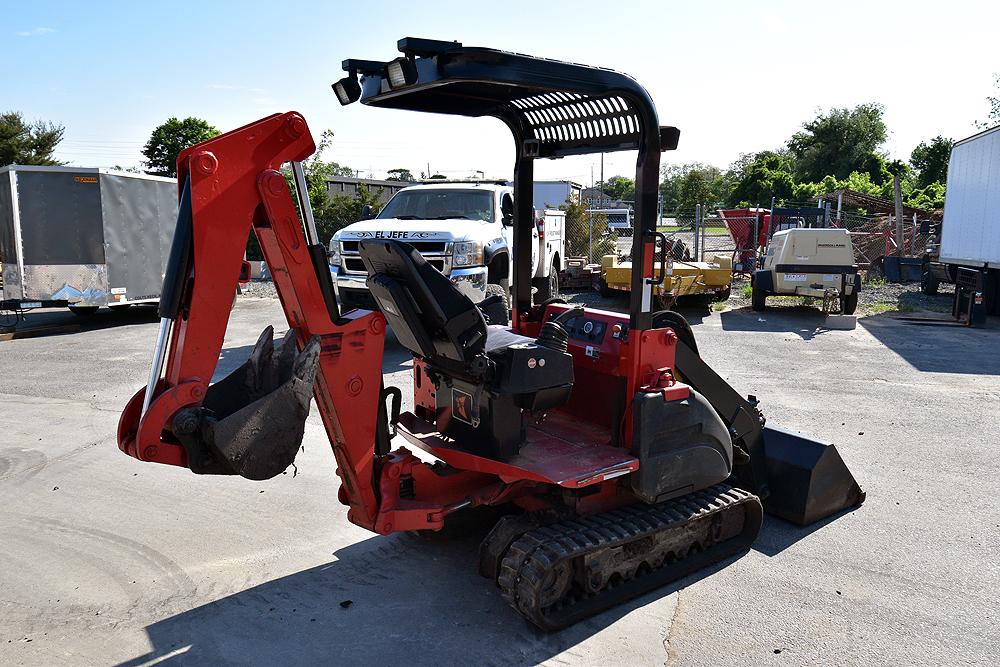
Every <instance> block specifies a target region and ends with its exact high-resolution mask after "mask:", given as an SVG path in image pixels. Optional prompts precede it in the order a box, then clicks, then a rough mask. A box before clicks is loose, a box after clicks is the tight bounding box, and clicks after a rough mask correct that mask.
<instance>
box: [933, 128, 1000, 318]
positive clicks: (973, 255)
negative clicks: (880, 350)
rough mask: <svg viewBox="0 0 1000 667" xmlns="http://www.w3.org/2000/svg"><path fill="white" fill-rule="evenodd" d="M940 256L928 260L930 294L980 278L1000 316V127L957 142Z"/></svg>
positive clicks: (988, 303)
mask: <svg viewBox="0 0 1000 667" xmlns="http://www.w3.org/2000/svg"><path fill="white" fill-rule="evenodd" d="M947 185H948V189H947V191H946V193H945V201H944V221H943V222H942V225H941V245H940V250H939V251H938V257H937V258H936V260H935V259H933V258H928V262H927V266H926V269H925V272H924V291H926V292H935V291H936V290H937V283H938V282H951V283H954V282H956V281H958V280H959V279H960V276H959V274H960V273H961V274H962V280H964V281H968V280H974V281H975V282H976V283H977V284H978V285H979V287H978V288H977V290H976V291H977V292H978V293H979V294H980V297H981V298H982V301H983V304H982V305H983V306H984V307H985V310H986V312H987V313H989V314H994V315H997V314H1000V298H998V292H1000V126H998V127H994V128H992V129H989V130H986V131H985V132H980V133H979V134H976V135H973V136H971V137H969V138H967V139H963V140H961V141H958V142H956V143H955V145H954V147H953V148H952V149H951V160H950V161H949V163H948V183H947Z"/></svg>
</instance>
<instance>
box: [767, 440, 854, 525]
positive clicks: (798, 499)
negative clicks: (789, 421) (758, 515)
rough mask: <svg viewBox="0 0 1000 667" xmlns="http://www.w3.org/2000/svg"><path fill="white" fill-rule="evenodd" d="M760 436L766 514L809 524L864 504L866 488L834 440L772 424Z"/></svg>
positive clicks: (799, 523)
mask: <svg viewBox="0 0 1000 667" xmlns="http://www.w3.org/2000/svg"><path fill="white" fill-rule="evenodd" d="M763 439H764V455H765V459H766V469H767V487H768V490H769V492H770V493H769V495H768V496H767V498H766V499H765V501H764V509H765V510H766V511H767V512H768V513H769V514H774V515H775V516H778V517H781V518H782V519H785V520H786V521H791V522H792V523H796V524H798V525H800V526H807V525H809V524H811V523H813V522H816V521H819V520H820V519H823V518H825V517H828V516H830V515H832V514H836V513H837V512H840V511H841V510H845V509H848V508H850V507H856V506H858V505H860V504H861V503H863V502H864V500H865V492H864V491H862V490H861V487H860V486H859V485H858V483H857V481H856V480H855V479H854V475H852V474H851V471H850V470H848V469H847V465H846V464H845V463H844V460H843V459H842V458H840V453H839V452H838V451H837V448H836V447H834V446H833V445H832V444H828V443H823V442H820V441H818V440H813V439H811V438H807V437H805V436H803V435H800V434H798V433H794V432H792V431H788V430H785V429H783V428H779V427H774V426H765V427H764V433H763Z"/></svg>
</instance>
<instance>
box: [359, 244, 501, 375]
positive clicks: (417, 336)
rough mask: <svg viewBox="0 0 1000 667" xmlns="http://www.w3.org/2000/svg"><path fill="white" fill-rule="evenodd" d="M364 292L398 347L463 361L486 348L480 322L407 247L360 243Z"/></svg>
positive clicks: (461, 296) (475, 310) (448, 283)
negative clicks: (364, 270) (385, 321)
mask: <svg viewBox="0 0 1000 667" xmlns="http://www.w3.org/2000/svg"><path fill="white" fill-rule="evenodd" d="M359 250H360V252H361V260H362V261H363V262H364V263H365V268H366V269H368V280H367V283H366V284H367V285H368V289H369V290H371V293H372V296H373V297H375V301H376V302H378V305H379V308H380V309H381V310H382V314H384V315H385V317H386V319H387V320H388V321H389V326H391V327H392V330H393V331H394V332H395V333H396V337H397V338H398V339H399V342H400V343H401V344H402V345H403V347H405V348H407V349H408V350H410V351H411V352H413V353H415V354H418V355H420V356H421V357H425V358H431V359H432V358H434V357H435V356H439V357H444V358H446V359H450V360H452V361H459V362H469V361H471V360H472V359H473V358H474V357H476V356H477V355H479V354H481V353H482V352H483V350H484V349H485V346H486V320H484V319H483V315H482V313H480V312H479V309H478V308H477V307H476V304H474V303H473V302H472V299H470V298H469V297H467V296H465V295H464V294H462V293H461V292H460V291H459V290H458V288H457V287H455V286H454V285H453V284H452V283H451V281H450V280H448V278H446V277H445V276H444V274H442V273H441V272H440V271H438V270H437V269H435V268H434V267H433V266H431V265H430V264H428V263H427V262H426V260H424V258H423V257H421V256H420V253H419V252H417V251H416V250H414V249H413V246H411V245H410V244H409V243H403V242H401V241H393V240H389V239H371V240H363V241H361V242H360V247H359Z"/></svg>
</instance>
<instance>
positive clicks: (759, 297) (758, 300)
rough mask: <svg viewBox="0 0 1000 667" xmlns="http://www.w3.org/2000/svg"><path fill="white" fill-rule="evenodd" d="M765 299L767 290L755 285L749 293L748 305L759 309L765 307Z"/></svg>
mask: <svg viewBox="0 0 1000 667" xmlns="http://www.w3.org/2000/svg"><path fill="white" fill-rule="evenodd" d="M766 300H767V292H765V291H764V290H762V289H758V288H757V287H756V286H755V287H754V288H753V291H752V292H751V293H750V306H751V307H752V308H753V309H754V310H756V311H761V310H764V309H765V308H767V304H766V303H765V301H766Z"/></svg>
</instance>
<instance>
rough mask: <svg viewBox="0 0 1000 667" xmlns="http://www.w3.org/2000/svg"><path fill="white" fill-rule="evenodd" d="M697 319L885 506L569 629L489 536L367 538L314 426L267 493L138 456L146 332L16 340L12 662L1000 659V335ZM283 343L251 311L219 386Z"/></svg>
mask: <svg viewBox="0 0 1000 667" xmlns="http://www.w3.org/2000/svg"><path fill="white" fill-rule="evenodd" d="M48 317H50V318H53V319H55V320H59V319H60V318H63V317H67V316H64V315H62V314H58V315H52V316H48ZM68 317H71V316H68ZM114 318H118V319H114ZM692 320H693V324H694V328H695V334H696V336H697V337H698V340H699V346H700V348H701V351H702V354H703V356H704V357H705V358H706V359H708V360H709V361H710V362H711V363H712V364H713V366H714V367H715V368H716V369H718V370H720V371H721V373H722V375H723V376H724V377H726V378H727V379H728V380H729V381H730V382H731V383H733V384H734V386H736V387H737V388H738V389H739V390H740V391H742V392H743V393H753V394H756V395H757V396H758V397H760V398H761V400H762V408H763V409H764V411H765V413H766V414H767V415H768V418H769V420H770V421H771V422H772V423H780V424H782V425H784V426H787V427H791V428H796V429H800V430H803V431H807V432H810V433H812V434H813V435H816V436H819V437H821V438H828V439H830V440H833V441H834V442H836V443H837V444H838V446H839V448H840V451H841V453H842V455H843V457H844V459H845V460H846V461H847V463H848V465H849V466H850V467H851V469H852V471H853V472H854V474H855V476H856V477H857V478H858V479H859V481H860V482H861V484H862V486H863V487H865V489H866V491H867V492H868V500H867V502H866V504H865V505H864V506H862V507H861V508H860V509H858V510H856V511H854V512H851V513H849V514H846V515H844V516H841V517H839V518H837V519H836V520H834V521H832V522H829V523H827V524H825V525H822V526H820V527H819V528H815V529H811V530H810V529H796V528H794V527H792V526H790V525H788V524H785V523H783V522H781V521H778V520H773V519H769V520H767V521H766V523H765V527H764V530H763V531H762V534H761V536H760V537H759V539H758V540H757V543H756V544H755V546H754V549H753V550H752V551H751V552H750V553H749V554H747V555H746V556H744V557H743V558H741V559H739V560H736V561H735V562H732V563H728V564H725V565H724V566H720V567H716V568H713V569H712V571H711V572H709V573H704V574H703V575H700V576H698V577H693V578H689V579H686V580H684V581H681V582H679V583H678V584H676V585H673V586H670V587H667V588H665V589H663V590H661V591H658V592H656V593H654V594H650V595H647V596H645V597H644V598H641V599H639V600H636V601H633V602H632V603H630V604H628V605H625V606H623V607H621V608H619V609H615V610H613V611H610V612H607V613H605V614H603V615H601V616H598V617H596V618H594V619H591V620H589V621H587V622H584V623H581V624H579V625H577V626H575V627H573V628H570V629H569V630H566V631H564V632H562V633H558V634H552V635H546V634H543V633H541V632H538V631H536V630H534V629H533V628H531V627H529V626H528V625H527V623H525V622H524V621H523V620H522V619H521V618H520V617H519V616H517V615H516V614H515V613H514V612H513V611H512V610H510V609H509V608H508V607H507V606H506V605H505V604H504V603H503V601H502V600H501V599H500V596H499V594H498V592H497V591H496V589H495V588H494V587H493V586H492V585H491V584H490V583H489V582H488V581H486V580H484V579H481V578H480V577H479V576H478V575H477V574H476V572H475V551H476V547H477V537H476V535H475V533H476V530H475V529H474V527H473V529H471V530H470V534H466V535H464V536H462V535H460V536H458V537H453V538H450V539H449V538H447V537H445V536H431V537H420V536H413V535H394V536H391V537H379V536H374V535H372V534H370V533H367V532H366V531H364V530H362V529H360V528H356V527H354V526H352V525H351V524H350V523H348V522H347V519H346V511H345V508H344V507H343V506H342V505H340V504H339V503H338V502H337V497H336V496H337V478H336V476H335V474H334V461H333V457H332V455H331V453H330V451H329V445H328V443H327V441H326V437H325V435H324V432H323V430H322V427H321V425H320V422H319V418H318V415H317V414H316V413H315V411H313V413H312V414H311V415H310V417H309V422H308V424H307V429H306V437H305V443H304V444H305V450H304V452H302V453H301V454H300V455H299V457H298V459H297V461H296V463H297V472H296V473H295V474H293V471H289V472H288V473H287V474H286V475H283V476H280V477H278V478H276V479H274V480H271V481H269V482H263V483H254V482H249V481H246V480H243V479H231V478H219V477H200V476H196V475H192V474H189V473H187V472H186V471H184V470H180V469H175V468H170V467H167V466H156V465H150V464H143V463H140V462H138V461H135V460H133V459H130V458H128V457H126V456H124V455H123V454H121V453H120V452H119V451H118V450H117V448H116V446H115V442H114V431H115V426H116V423H117V419H118V414H119V411H120V409H121V407H122V406H123V405H124V403H125V401H126V400H128V398H129V397H130V396H131V395H132V393H133V392H134V391H135V390H136V389H138V388H139V387H140V386H141V385H142V383H143V381H144V377H145V374H146V372H147V369H148V363H149V353H150V347H151V345H152V341H153V337H154V335H155V324H154V323H153V322H152V321H150V320H149V319H148V318H143V317H142V316H138V315H135V314H133V315H125V316H122V315H120V314H118V315H116V314H110V313H106V314H105V313H102V314H101V315H100V316H99V319H98V320H96V321H95V322H94V323H92V324H91V325H88V326H86V327H85V328H84V330H83V331H81V332H79V333H75V334H72V335H63V336H51V337H47V338H33V339H26V340H15V341H7V342H2V343H0V433H3V434H4V437H3V440H2V441H0V503H2V507H3V510H2V511H0V536H2V537H0V663H3V664H26V665H59V664H68V665H84V664H125V665H142V664H156V663H165V664H178V665H182V664H199V665H200V664H213V665H220V664H234V665H239V664H260V665H269V664H317V663H324V664H361V663H367V664H370V663H375V664H411V665H412V664H436V665H447V664H497V665H500V664H532V663H539V662H545V663H548V664H561V663H570V664H587V665H590V664H594V665H596V664H628V665H654V664H678V665H718V664H789V665H797V664H997V663H998V662H1000V641H998V640H997V639H996V634H995V627H994V623H995V620H996V605H995V591H996V589H997V587H998V585H1000V565H998V563H1000V540H998V536H1000V518H998V510H997V502H996V500H995V498H996V497H997V494H998V491H1000V481H998V480H1000V475H998V474H997V473H998V468H1000V465H998V463H997V460H996V456H995V450H996V446H997V445H1000V431H998V429H997V427H996V425H995V424H996V421H995V420H996V410H997V406H998V404H1000V358H998V357H997V355H996V353H995V349H996V341H997V335H998V332H997V331H996V330H966V329H939V328H928V327H914V326H908V325H904V324H901V323H898V322H892V321H890V320H887V319H882V318H864V319H862V320H860V323H859V326H858V328H857V329H856V330H854V331H837V332H827V331H823V330H822V329H821V328H819V326H818V325H819V318H818V317H817V316H815V314H814V311H811V310H810V309H798V308H796V309H784V310H782V309H772V310H769V311H768V312H767V313H765V314H764V315H763V316H758V314H757V313H751V312H749V311H744V310H740V311H730V312H725V313H721V314H719V313H711V314H703V315H697V314H695V315H693V316H692ZM269 323H270V324H274V325H275V329H276V330H277V331H278V332H279V333H280V332H281V331H283V330H284V328H285V325H284V323H283V319H282V316H281V312H280V309H279V307H278V304H277V302H276V301H274V300H269V299H251V298H243V299H240V301H239V302H238V305H237V307H236V309H235V311H234V313H233V320H232V322H231V324H230V330H229V333H228V334H227V339H226V351H225V352H224V354H223V360H222V362H221V364H220V368H223V367H225V368H226V369H228V368H232V367H235V366H236V365H238V364H239V363H241V362H242V360H243V359H244V358H245V355H246V354H247V353H248V351H249V347H250V345H252V343H253V342H254V340H256V337H257V335H258V333H259V332H260V330H261V329H262V328H263V327H264V326H265V325H266V324H269ZM104 324H108V325H113V326H107V327H104V326H103V325H104ZM384 371H385V373H386V374H387V375H386V382H387V384H395V385H398V386H401V387H402V388H403V395H404V409H405V408H406V407H407V404H409V403H410V400H411V397H410V396H409V386H410V380H409V376H408V374H409V355H408V354H407V353H405V351H404V350H403V349H402V348H400V347H399V345H398V344H396V343H395V341H394V340H392V339H391V338H390V340H389V342H388V345H387V350H386V360H385V364H384Z"/></svg>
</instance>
